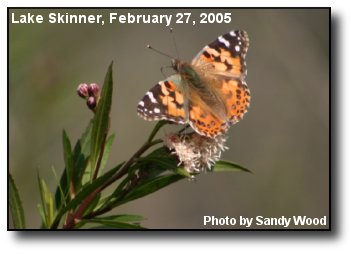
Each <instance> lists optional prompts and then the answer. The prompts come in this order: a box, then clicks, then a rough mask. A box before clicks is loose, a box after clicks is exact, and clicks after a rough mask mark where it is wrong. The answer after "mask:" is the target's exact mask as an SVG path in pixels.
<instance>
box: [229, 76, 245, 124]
mask: <svg viewBox="0 0 354 254" xmlns="http://www.w3.org/2000/svg"><path fill="white" fill-rule="evenodd" d="M222 96H223V99H224V101H225V105H226V108H227V117H228V121H229V122H230V123H231V124H235V123H236V122H238V121H239V120H241V119H242V118H243V116H244V114H246V112H247V110H248V107H249V105H250V100H251V94H250V91H249V89H248V87H247V85H246V82H245V81H241V80H239V79H236V80H228V81H226V80H225V81H223V84H222Z"/></svg>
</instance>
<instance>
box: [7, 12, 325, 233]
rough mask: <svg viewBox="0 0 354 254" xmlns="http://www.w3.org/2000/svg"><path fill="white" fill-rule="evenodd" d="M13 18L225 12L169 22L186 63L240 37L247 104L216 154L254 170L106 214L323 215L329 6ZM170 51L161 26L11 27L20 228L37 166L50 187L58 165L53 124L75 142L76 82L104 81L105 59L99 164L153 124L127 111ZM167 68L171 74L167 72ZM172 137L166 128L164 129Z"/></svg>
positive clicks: (196, 217)
mask: <svg viewBox="0 0 354 254" xmlns="http://www.w3.org/2000/svg"><path fill="white" fill-rule="evenodd" d="M10 12H15V13H16V15H19V14H24V13H28V12H30V13H33V14H42V15H44V16H45V17H46V16H47V14H48V13H49V12H61V13H65V12H68V13H70V14H84V13H86V14H88V13H91V14H101V13H102V14H106V17H108V13H109V12H118V13H119V14H127V13H128V12H130V13H134V14H173V13H177V12H192V15H193V17H194V18H195V19H197V17H198V16H199V13H201V12H215V13H216V12H231V13H232V22H231V23H230V24H200V25H196V26H192V25H191V24H189V25H181V24H172V26H173V28H174V32H175V34H174V35H175V38H176V43H177V47H178V51H179V53H180V55H181V58H182V59H184V60H191V59H192V58H193V57H194V55H195V54H197V52H199V50H200V49H201V48H202V47H204V46H205V45H206V44H207V43H209V42H211V41H213V40H214V39H215V38H216V37H217V36H219V35H221V34H224V33H226V32H228V31H230V30H234V29H243V30H246V31H247V32H248V34H249V37H250V48H249V51H248V54H247V67H248V76H247V78H246V81H247V84H248V86H249V88H250V90H251V95H252V99H251V107H250V109H249V112H248V113H247V114H246V115H245V118H244V120H243V121H241V122H240V123H239V124H237V125H235V126H234V127H232V128H231V129H230V131H229V139H228V142H227V145H228V146H229V148H230V149H229V150H228V151H226V152H225V153H224V154H223V157H222V158H223V159H225V160H232V161H234V162H236V163H238V164H241V165H243V166H245V167H247V168H249V169H251V170H252V171H253V174H247V173H214V174H213V173H210V174H201V175H199V176H198V178H197V181H196V182H191V181H188V180H183V181H180V182H178V183H176V184H173V185H172V186H169V187H168V188H165V189H163V190H161V191H158V192H156V193H154V194H152V195H150V196H148V197H146V198H143V199H140V200H137V201H134V202H131V203H129V204H127V205H125V206H122V207H121V208H119V209H117V210H115V211H114V213H117V214H118V213H119V214H123V213H130V214H141V215H143V216H144V217H146V218H147V220H145V221H144V222H143V226H145V227H148V228H186V229H187V228H205V227H203V224H202V223H203V216H204V215H214V216H218V217H225V216H229V217H238V216H244V217H254V216H258V215H261V216H265V217H267V216H268V217H280V216H283V215H284V216H286V217H289V216H293V215H306V216H310V217H323V216H325V215H327V216H328V215H329V22H330V16H329V10H325V9H322V10H316V9H306V10H301V9H290V10H284V9H251V10H248V9H239V10H238V9H233V10H223V9H218V10H216V9H207V10H162V9H160V10H158V9H155V10H147V9H143V10H139V9H136V10H102V9H101V10H59V9H56V10H12V11H10ZM147 44H151V45H153V46H154V47H155V48H157V49H159V50H160V51H162V52H166V53H167V54H170V55H173V56H175V55H176V53H175V52H176V51H175V48H174V44H173V40H172V36H171V35H170V33H169V30H168V28H167V27H166V26H165V25H164V24H161V25H159V24H118V23H116V24H112V25H109V24H108V23H107V22H106V24H105V25H104V26H101V25H93V24H88V25H85V24H60V25H54V24H47V23H46V24H35V25H30V24H21V25H18V24H10V26H9V135H10V136H9V148H10V151H9V157H10V158H9V159H10V161H9V169H10V172H11V173H12V174H13V176H14V178H15V181H16V183H17V185H18V188H19V191H20V194H21V195H22V200H23V203H24V209H25V213H26V217H27V218H26V221H27V226H28V227H29V228H38V227H39V224H40V218H39V213H38V210H37V204H38V203H39V202H40V197H39V192H38V185H37V170H38V171H39V173H40V175H41V176H42V177H44V178H45V179H46V181H47V183H48V184H49V186H50V188H51V190H52V191H54V188H55V186H56V180H55V177H54V174H53V170H52V167H54V168H55V171H56V174H57V175H60V174H61V172H62V169H63V167H64V162H63V152H62V143H61V141H62V137H61V135H62V129H65V130H66V131H67V132H68V134H69V136H70V138H71V141H72V143H74V142H75V140H76V139H77V138H79V136H80V135H81V133H82V132H83V130H84V128H85V126H86V125H87V123H88V121H89V119H90V118H91V117H92V114H91V112H89V110H87V109H86V105H85V102H84V100H81V99H80V98H79V97H78V96H77V95H76V87H77V85H78V84H79V83H82V82H87V83H90V82H97V83H100V84H102V82H103V78H104V75H105V72H106V69H107V67H108V65H109V63H110V62H111V61H112V60H113V61H114V77H113V78H114V94H113V108H112V123H111V131H112V132H114V133H116V139H115V142H114V145H113V147H112V152H111V156H110V159H109V161H108V165H107V166H108V168H110V167H112V166H114V165H116V164H118V162H120V161H122V160H125V159H127V158H128V157H129V156H130V155H131V154H132V153H134V152H135V151H136V150H137V149H138V147H140V145H141V144H142V143H143V141H144V140H145V139H146V137H147V135H148V134H149V133H150V131H151V129H152V127H153V126H154V124H155V123H151V122H146V121H144V120H143V119H141V118H139V117H138V116H137V115H136V105H137V103H138V101H139V100H140V99H141V98H142V96H143V95H144V94H145V92H146V91H147V90H148V89H150V88H151V87H152V86H153V85H154V84H156V83H157V82H158V81H159V80H162V79H164V77H163V75H162V74H161V72H160V67H161V66H167V65H170V59H168V58H166V57H164V56H161V55H159V54H156V53H154V52H152V51H151V50H148V49H146V45H147ZM167 72H168V71H167ZM170 131H172V129H171V128H170V127H167V128H165V129H164V131H163V133H169V132H170Z"/></svg>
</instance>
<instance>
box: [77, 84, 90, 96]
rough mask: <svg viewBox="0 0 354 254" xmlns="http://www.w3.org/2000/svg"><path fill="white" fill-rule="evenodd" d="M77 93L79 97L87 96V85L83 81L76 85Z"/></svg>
mask: <svg viewBox="0 0 354 254" xmlns="http://www.w3.org/2000/svg"><path fill="white" fill-rule="evenodd" d="M77 94H78V95H79V96H80V97H81V98H87V97H88V96H89V86H88V85H87V84H85V83H82V84H80V85H79V86H78V87H77Z"/></svg>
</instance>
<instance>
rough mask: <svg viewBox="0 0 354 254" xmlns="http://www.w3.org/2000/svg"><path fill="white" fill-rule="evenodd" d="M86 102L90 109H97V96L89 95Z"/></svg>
mask: <svg viewBox="0 0 354 254" xmlns="http://www.w3.org/2000/svg"><path fill="white" fill-rule="evenodd" d="M86 104H87V106H88V107H89V108H90V109H95V108H96V105H97V102H96V98H95V97H93V96H90V97H88V98H87V101H86Z"/></svg>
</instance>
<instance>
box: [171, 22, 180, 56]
mask: <svg viewBox="0 0 354 254" xmlns="http://www.w3.org/2000/svg"><path fill="white" fill-rule="evenodd" d="M170 33H171V34H172V40H173V44H174V45H175V50H176V53H177V57H178V59H180V57H179V52H178V48H177V43H176V39H175V34H174V33H173V28H172V27H170Z"/></svg>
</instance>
